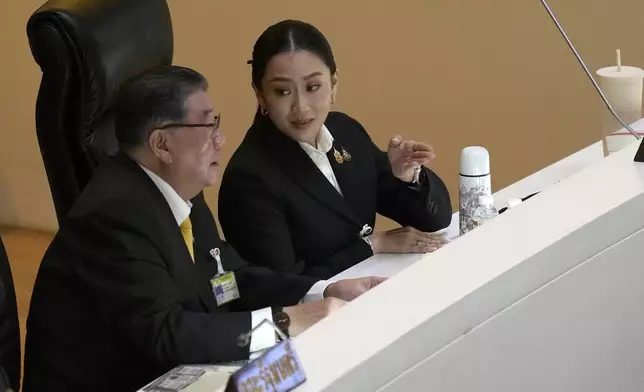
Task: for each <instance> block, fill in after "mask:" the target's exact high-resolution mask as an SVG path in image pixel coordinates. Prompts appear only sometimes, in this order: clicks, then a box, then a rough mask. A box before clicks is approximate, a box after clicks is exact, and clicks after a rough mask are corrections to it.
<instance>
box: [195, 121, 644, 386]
mask: <svg viewBox="0 0 644 392" xmlns="http://www.w3.org/2000/svg"><path fill="white" fill-rule="evenodd" d="M633 127H634V129H637V130H644V119H643V120H640V121H638V122H636V123H635V124H633ZM603 157H604V155H603V146H602V142H597V143H594V144H592V145H590V146H588V147H586V148H584V149H582V150H580V151H578V152H576V153H574V154H572V155H570V156H568V157H566V158H564V159H562V160H560V161H558V162H556V163H554V164H552V165H550V166H548V167H546V168H544V169H542V170H540V171H538V172H536V173H534V174H532V175H530V176H528V177H526V178H524V179H522V180H520V181H518V182H516V183H514V184H512V185H510V186H508V187H506V188H504V189H502V190H500V191H498V192H496V193H494V196H495V204H496V206H497V207H498V208H502V207H505V204H506V202H507V200H508V199H509V198H513V197H519V198H522V197H525V196H527V195H530V194H532V193H534V192H539V191H541V190H543V189H546V188H548V187H550V186H552V185H554V184H556V183H557V182H559V181H561V180H563V179H564V178H566V177H568V176H570V175H572V174H574V173H576V172H578V171H579V170H581V169H584V168H586V167H588V166H591V165H593V164H595V163H598V162H600V161H601V160H602V159H603ZM458 234H459V232H458V212H456V213H454V214H453V216H452V223H451V225H450V226H449V228H448V229H447V236H448V238H450V239H452V240H453V241H458ZM425 257H431V254H402V255H398V254H379V255H375V256H373V257H371V258H369V259H367V260H365V261H363V262H362V263H360V264H357V265H355V266H353V267H352V268H349V269H347V270H346V271H344V272H342V273H340V274H338V275H336V276H335V277H333V280H339V279H346V278H356V277H362V276H372V275H378V276H386V277H392V276H394V275H396V274H397V273H398V272H400V271H402V270H404V269H405V268H407V267H409V266H411V265H412V264H414V263H416V262H418V261H420V260H422V259H423V258H425ZM215 380H216V381H215ZM221 382H222V380H221V379H219V378H218V377H217V376H216V375H215V374H209V375H208V377H203V378H202V379H200V380H199V381H198V382H197V383H195V384H193V385H191V386H190V387H189V388H187V389H186V390H185V391H186V392H193V391H194V392H201V391H220V390H223V388H222V387H223V384H221Z"/></svg>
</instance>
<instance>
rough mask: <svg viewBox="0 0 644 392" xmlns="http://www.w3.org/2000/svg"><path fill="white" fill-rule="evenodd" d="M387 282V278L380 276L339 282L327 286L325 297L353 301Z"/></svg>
mask: <svg viewBox="0 0 644 392" xmlns="http://www.w3.org/2000/svg"><path fill="white" fill-rule="evenodd" d="M385 280H387V278H381V277H378V276H369V277H366V278H358V279H344V280H339V281H337V282H335V283H331V284H330V285H328V286H327V288H326V290H324V297H325V298H328V297H335V298H340V299H342V300H344V301H351V300H352V299H354V298H358V297H359V296H361V295H362V294H364V293H366V292H367V291H369V290H370V289H372V288H373V287H376V286H377V285H379V284H380V283H382V282H384V281H385Z"/></svg>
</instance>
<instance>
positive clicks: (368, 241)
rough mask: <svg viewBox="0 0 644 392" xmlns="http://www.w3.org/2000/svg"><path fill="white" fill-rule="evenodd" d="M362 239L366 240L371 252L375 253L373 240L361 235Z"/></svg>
mask: <svg viewBox="0 0 644 392" xmlns="http://www.w3.org/2000/svg"><path fill="white" fill-rule="evenodd" d="M362 239H363V240H364V242H366V243H367V244H369V247H370V248H371V253H373V254H376V251H375V249H373V242H371V238H369V237H362Z"/></svg>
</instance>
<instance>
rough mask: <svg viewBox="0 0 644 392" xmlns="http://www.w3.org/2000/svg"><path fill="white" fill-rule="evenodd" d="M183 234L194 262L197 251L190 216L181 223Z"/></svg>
mask: <svg viewBox="0 0 644 392" xmlns="http://www.w3.org/2000/svg"><path fill="white" fill-rule="evenodd" d="M179 227H180V228H181V235H182V236H183V240H184V241H185V242H186V246H187V247H188V252H190V257H192V262H193V263H194V262H195V253H194V248H193V242H194V238H193V237H192V222H190V217H188V218H186V220H184V221H183V222H182V223H181V226H179Z"/></svg>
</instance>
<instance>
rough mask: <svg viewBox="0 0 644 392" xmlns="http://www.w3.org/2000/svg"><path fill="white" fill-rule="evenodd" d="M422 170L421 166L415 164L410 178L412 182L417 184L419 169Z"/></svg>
mask: <svg viewBox="0 0 644 392" xmlns="http://www.w3.org/2000/svg"><path fill="white" fill-rule="evenodd" d="M421 170H422V167H421V166H420V165H418V166H416V167H415V168H414V179H413V180H412V182H411V183H412V184H418V181H419V180H420V171H421Z"/></svg>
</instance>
